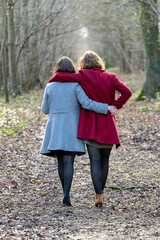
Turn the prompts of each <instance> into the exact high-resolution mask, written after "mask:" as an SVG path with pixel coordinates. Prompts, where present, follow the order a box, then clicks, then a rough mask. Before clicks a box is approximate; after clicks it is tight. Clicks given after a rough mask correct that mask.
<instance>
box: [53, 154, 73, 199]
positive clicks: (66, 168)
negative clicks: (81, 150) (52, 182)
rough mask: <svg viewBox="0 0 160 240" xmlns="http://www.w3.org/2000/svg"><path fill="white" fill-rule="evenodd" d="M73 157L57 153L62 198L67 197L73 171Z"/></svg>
mask: <svg viewBox="0 0 160 240" xmlns="http://www.w3.org/2000/svg"><path fill="white" fill-rule="evenodd" d="M74 158H75V155H64V154H59V155H58V156H57V159H58V174H59V177H60V180H61V184H62V188H63V193H64V198H66V199H69V193H70V189H71V184H72V179H73V173H74V166H73V164H74Z"/></svg>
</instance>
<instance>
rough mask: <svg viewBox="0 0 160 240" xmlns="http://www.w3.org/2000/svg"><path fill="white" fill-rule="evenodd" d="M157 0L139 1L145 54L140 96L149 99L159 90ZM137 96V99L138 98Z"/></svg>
mask: <svg viewBox="0 0 160 240" xmlns="http://www.w3.org/2000/svg"><path fill="white" fill-rule="evenodd" d="M157 8H158V6H157V0H151V1H150V2H146V1H141V15H140V23H141V29H142V34H143V40H144V46H145V52H146V76H145V81H144V84H143V88H142V91H141V94H140V96H141V97H142V96H143V95H145V96H147V97H149V98H151V97H155V93H156V91H157V90H159V88H160V42H159V31H158V14H157ZM140 96H139V97H140Z"/></svg>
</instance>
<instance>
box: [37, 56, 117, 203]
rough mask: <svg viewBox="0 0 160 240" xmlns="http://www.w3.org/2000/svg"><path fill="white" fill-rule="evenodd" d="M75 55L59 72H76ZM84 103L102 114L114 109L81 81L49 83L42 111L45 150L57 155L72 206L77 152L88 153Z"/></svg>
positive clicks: (66, 197) (61, 64)
mask: <svg viewBox="0 0 160 240" xmlns="http://www.w3.org/2000/svg"><path fill="white" fill-rule="evenodd" d="M75 71H76V70H75V67H74V64H73V62H72V61H71V59H69V58H67V57H63V58H61V59H59V61H58V62H57V64H56V67H55V69H54V73H56V72H75ZM81 106H82V107H83V108H85V109H87V110H90V111H95V112H97V113H101V114H107V111H108V110H109V111H111V112H112V113H113V111H114V107H112V106H108V105H107V104H103V103H98V102H95V101H93V100H91V99H89V98H88V97H87V95H86V94H85V92H84V91H83V89H82V88H81V86H80V85H79V84H78V83H71V82H68V83H59V82H53V83H49V84H47V86H46V88H45V92H44V96H43V104H42V112H43V113H45V114H48V121H47V125H46V130H45V135H44V139H43V143H42V146H41V151H40V153H41V154H44V155H47V156H56V157H57V159H58V174H59V177H60V180H61V184H62V188H63V193H64V198H63V204H64V205H66V206H71V202H70V196H69V193H70V188H71V183H72V178H73V171H74V168H73V163H74V158H75V155H82V154H85V146H84V143H83V141H82V140H81V139H78V138H77V132H78V122H79V115H80V111H81Z"/></svg>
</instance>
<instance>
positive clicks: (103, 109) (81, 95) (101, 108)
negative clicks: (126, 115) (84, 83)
mask: <svg viewBox="0 0 160 240" xmlns="http://www.w3.org/2000/svg"><path fill="white" fill-rule="evenodd" d="M76 97H77V99H78V101H79V103H80V104H81V106H82V107H83V108H85V109H87V110H90V111H94V112H97V113H101V114H107V112H108V104H106V103H99V102H96V101H94V100H91V99H89V98H88V96H87V95H86V94H85V92H84V91H83V89H82V88H81V86H80V85H77V86H76Z"/></svg>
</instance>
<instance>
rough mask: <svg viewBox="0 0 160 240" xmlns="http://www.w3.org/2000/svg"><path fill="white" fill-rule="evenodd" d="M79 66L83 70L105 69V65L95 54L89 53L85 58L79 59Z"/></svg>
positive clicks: (86, 53) (85, 54)
mask: <svg viewBox="0 0 160 240" xmlns="http://www.w3.org/2000/svg"><path fill="white" fill-rule="evenodd" d="M78 63H79V66H80V68H81V69H90V68H101V69H105V63H104V61H103V59H102V58H100V57H99V56H98V55H97V54H96V53H95V52H92V51H87V52H85V53H84V55H83V57H81V58H79V61H78Z"/></svg>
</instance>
